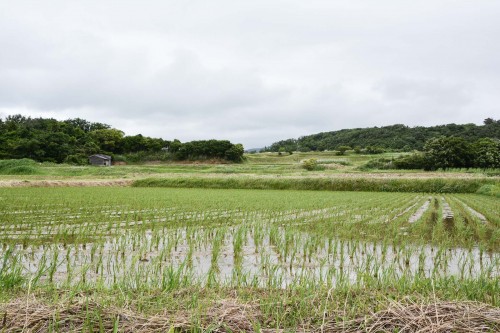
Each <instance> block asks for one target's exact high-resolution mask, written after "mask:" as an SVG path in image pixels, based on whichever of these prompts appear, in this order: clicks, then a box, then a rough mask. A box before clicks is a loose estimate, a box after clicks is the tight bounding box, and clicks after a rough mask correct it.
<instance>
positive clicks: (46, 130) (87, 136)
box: [0, 115, 243, 164]
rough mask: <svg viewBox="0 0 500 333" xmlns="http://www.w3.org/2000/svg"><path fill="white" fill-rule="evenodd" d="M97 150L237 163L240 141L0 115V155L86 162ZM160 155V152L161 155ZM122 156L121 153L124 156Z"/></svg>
mask: <svg viewBox="0 0 500 333" xmlns="http://www.w3.org/2000/svg"><path fill="white" fill-rule="evenodd" d="M96 153H101V154H107V155H112V156H116V157H117V159H126V156H127V155H130V156H131V157H132V156H135V158H136V161H137V156H139V159H147V158H148V156H152V157H153V158H162V159H169V160H206V159H220V160H227V161H231V162H240V161H241V160H242V159H243V146H242V145H241V144H232V143H231V142H229V141H227V140H202V141H191V142H186V143H182V142H180V141H179V140H176V139H175V140H172V141H169V140H164V139H161V138H151V137H147V136H143V135H141V134H138V135H132V136H126V135H125V134H124V132H123V131H121V130H118V129H115V128H111V126H110V125H107V124H103V123H99V122H89V121H87V120H84V119H80V118H75V119H68V120H64V121H59V120H56V119H52V118H31V117H25V116H22V115H12V116H7V117H6V118H5V119H2V118H0V159H19V158H30V159H32V160H35V161H39V162H56V163H63V162H66V163H74V164H87V163H88V156H89V155H92V154H96ZM160 155H161V156H160ZM124 156H125V157H124Z"/></svg>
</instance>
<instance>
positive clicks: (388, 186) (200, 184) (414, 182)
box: [132, 177, 500, 193]
mask: <svg viewBox="0 0 500 333" xmlns="http://www.w3.org/2000/svg"><path fill="white" fill-rule="evenodd" d="M499 183H500V181H498V180H489V179H442V178H441V179H440V178H433V179H417V178H415V179H395V178H393V179H376V178H372V179H370V178H273V179H269V178H236V177H234V178H233V177H232V178H222V177H220V178H219V177H216V178H202V177H182V178H145V179H140V180H137V181H135V182H134V183H133V184H132V186H134V187H180V188H216V189H261V190H313V191H369V192H419V193H421V192H426V193H476V192H477V191H478V190H479V189H480V188H481V187H482V186H484V185H488V184H490V185H497V184H499Z"/></svg>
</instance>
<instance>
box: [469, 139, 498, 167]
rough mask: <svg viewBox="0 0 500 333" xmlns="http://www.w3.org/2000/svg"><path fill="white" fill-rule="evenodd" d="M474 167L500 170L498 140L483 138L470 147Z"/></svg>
mask: <svg viewBox="0 0 500 333" xmlns="http://www.w3.org/2000/svg"><path fill="white" fill-rule="evenodd" d="M472 153H473V156H474V166H476V167H478V168H483V169H486V168H500V140H494V139H490V138H484V139H481V140H478V141H477V142H475V143H474V144H473V145H472Z"/></svg>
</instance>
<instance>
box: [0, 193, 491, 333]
mask: <svg viewBox="0 0 500 333" xmlns="http://www.w3.org/2000/svg"><path fill="white" fill-rule="evenodd" d="M499 227H500V204H499V199H498V197H494V196H487V195H480V194H473V193H444V192H443V193H435V192H434V193H433V192H424V191H423V192H418V191H413V192H404V191H399V192H363V191H357V192H351V191H308V190H285V189H282V190H270V189H265V190H255V189H230V188H223V189H210V188H166V187H64V188H62V187H61V188H45V187H40V188H36V187H20V188H0V243H1V247H0V301H1V305H0V316H3V320H2V324H1V327H2V330H3V331H5V332H19V331H31V332H45V331H49V332H60V331H64V332H69V331H86V332H87V331H88V332H95V331H102V332H122V331H127V332H141V331H142V332H153V331H155V332H156V331H158V332H238V331H246V332H284V331H290V332H296V331H318V332H320V331H322V332H365V331H370V332H415V331H418V330H422V329H423V328H425V327H427V328H428V330H427V331H425V330H422V331H425V332H495V331H499V330H500V310H499V308H500V228H499ZM464 316H465V317H464ZM464 318H466V319H464ZM450 325H451V326H450Z"/></svg>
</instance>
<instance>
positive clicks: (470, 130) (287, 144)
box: [265, 118, 500, 152]
mask: <svg viewBox="0 0 500 333" xmlns="http://www.w3.org/2000/svg"><path fill="white" fill-rule="evenodd" d="M439 136H455V137H460V138H464V139H466V140H467V141H469V142H473V141H477V140H478V139H480V138H496V139H500V120H494V119H491V118H488V119H486V120H484V124H483V125H480V126H478V125H475V124H465V125H456V124H448V125H439V126H432V127H421V126H417V127H408V126H405V125H400V124H398V125H392V126H384V127H370V128H354V129H343V130H340V131H333V132H323V133H318V134H313V135H307V136H303V137H300V138H298V139H288V140H282V141H278V142H275V143H273V144H272V145H271V146H269V147H266V149H265V150H266V151H276V152H277V151H297V150H298V151H311V150H312V151H322V150H336V149H338V148H339V147H341V146H349V147H352V148H355V147H358V148H360V149H361V148H367V147H380V148H384V149H387V150H401V151H411V150H415V149H416V150H422V149H423V147H424V144H425V142H426V141H427V140H429V139H431V138H434V137H439Z"/></svg>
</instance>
